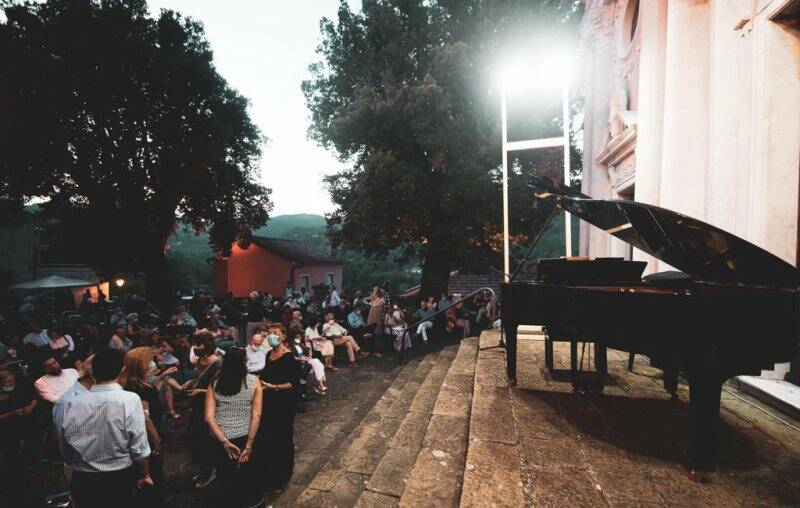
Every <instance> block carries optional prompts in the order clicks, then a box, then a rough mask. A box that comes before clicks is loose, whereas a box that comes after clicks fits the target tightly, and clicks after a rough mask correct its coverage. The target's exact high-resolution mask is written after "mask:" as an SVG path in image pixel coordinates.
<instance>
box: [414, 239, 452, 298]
mask: <svg viewBox="0 0 800 508" xmlns="http://www.w3.org/2000/svg"><path fill="white" fill-rule="evenodd" d="M451 268H452V265H451V257H450V256H449V255H448V254H447V253H446V252H444V251H442V250H437V249H429V250H428V252H427V254H426V255H425V261H424V262H423V263H422V283H421V287H420V291H419V297H420V298H427V297H429V296H433V297H435V298H436V299H437V300H438V299H439V296H440V295H442V294H443V293H446V292H447V285H448V283H449V282H450V269H451Z"/></svg>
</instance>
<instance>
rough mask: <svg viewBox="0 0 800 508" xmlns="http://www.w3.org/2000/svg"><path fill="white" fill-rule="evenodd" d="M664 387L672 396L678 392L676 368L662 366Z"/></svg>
mask: <svg viewBox="0 0 800 508" xmlns="http://www.w3.org/2000/svg"><path fill="white" fill-rule="evenodd" d="M664 389H665V390H666V391H668V392H669V393H670V394H671V395H672V397H673V398H674V397H676V396H677V394H678V369H676V368H675V367H672V366H664Z"/></svg>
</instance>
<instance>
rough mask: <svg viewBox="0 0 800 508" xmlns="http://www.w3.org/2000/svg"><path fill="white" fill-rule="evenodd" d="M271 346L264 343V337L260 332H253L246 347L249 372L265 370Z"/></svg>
mask: <svg viewBox="0 0 800 508" xmlns="http://www.w3.org/2000/svg"><path fill="white" fill-rule="evenodd" d="M270 350H272V348H271V347H269V346H265V345H264V337H262V336H261V334H260V333H256V334H253V336H252V337H250V343H249V344H248V345H247V347H246V348H245V353H246V354H247V372H249V373H251V374H254V373H258V372H261V371H262V370H264V364H265V363H266V362H267V354H269V352H270Z"/></svg>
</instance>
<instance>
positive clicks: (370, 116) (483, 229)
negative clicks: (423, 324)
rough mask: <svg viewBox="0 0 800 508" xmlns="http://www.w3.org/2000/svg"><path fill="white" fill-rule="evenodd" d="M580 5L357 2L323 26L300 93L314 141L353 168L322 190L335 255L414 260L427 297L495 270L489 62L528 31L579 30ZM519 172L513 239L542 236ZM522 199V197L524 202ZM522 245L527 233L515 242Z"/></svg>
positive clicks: (496, 200)
mask: <svg viewBox="0 0 800 508" xmlns="http://www.w3.org/2000/svg"><path fill="white" fill-rule="evenodd" d="M576 3H577V2H553V1H540V2H530V1H516V2H499V1H498V2H490V1H483V2H481V1H477V0H473V1H445V0H439V1H423V0H414V1H410V0H365V1H364V2H363V8H362V11H361V12H360V13H354V12H353V11H351V10H350V8H349V7H348V5H347V3H346V2H342V3H341V6H340V8H339V12H338V20H337V22H336V23H334V22H333V21H331V20H328V19H323V20H322V22H321V30H322V34H323V42H322V44H321V46H320V47H319V49H318V53H319V54H320V55H321V56H322V59H323V61H322V62H319V63H316V64H313V65H312V66H311V72H312V79H311V80H309V81H307V82H305V83H304V85H303V86H304V92H305V95H306V101H307V105H308V107H309V109H310V110H311V113H312V120H313V125H312V128H311V130H310V134H311V136H312V137H313V138H314V139H316V140H317V141H318V142H319V143H320V144H322V145H323V146H325V147H327V148H329V149H333V150H335V151H336V152H337V153H338V155H339V157H340V158H341V160H343V161H345V162H349V163H350V167H349V168H348V169H346V170H344V171H342V172H340V173H338V174H335V175H332V176H330V177H329V178H327V180H326V183H327V185H328V187H329V189H330V192H331V196H332V199H333V202H334V203H335V204H336V205H337V208H336V210H335V211H334V212H333V213H332V214H330V215H329V217H328V222H329V235H330V236H331V240H332V243H333V244H334V246H338V245H344V246H345V247H353V248H359V249H362V250H363V251H365V252H366V253H367V254H370V255H374V256H378V257H384V256H386V255H387V254H388V253H389V252H391V251H392V250H394V249H398V248H399V249H402V250H403V252H404V254H405V255H406V256H409V257H410V256H416V257H418V258H419V259H420V260H421V262H422V267H423V272H422V291H421V294H422V295H430V294H437V293H439V292H441V291H443V290H444V289H445V288H446V287H447V282H448V278H449V272H450V270H451V269H452V268H454V267H461V268H467V269H469V268H470V267H475V266H476V265H479V264H480V265H482V266H484V267H485V266H486V264H487V263H492V262H496V261H497V259H498V254H499V252H500V246H501V239H502V237H501V234H500V233H501V227H502V223H501V218H500V213H499V210H500V199H501V194H500V190H499V186H500V171H499V163H500V146H499V142H500V125H499V112H498V109H499V108H498V106H497V97H496V95H495V96H491V95H489V94H488V93H487V91H489V90H491V89H492V85H493V83H492V81H493V79H492V71H493V70H494V67H495V66H494V65H491V61H492V59H493V57H494V56H496V53H497V52H500V51H502V48H503V47H504V46H505V45H507V44H510V43H511V42H513V39H514V38H515V37H519V36H521V34H522V33H524V31H526V30H527V31H528V32H530V31H531V30H535V27H542V26H549V25H548V24H553V23H556V24H558V23H564V22H567V21H570V22H571V20H574V18H575V17H576V16H575V13H576V11H575V4H576ZM521 167H522V166H521V165H520V164H517V171H515V172H513V174H512V175H511V178H512V180H513V182H514V184H515V185H513V186H512V189H513V192H514V194H516V195H518V196H519V199H515V200H513V201H514V202H515V203H517V209H516V210H515V213H514V214H513V216H514V217H515V219H516V220H517V223H518V227H520V229H524V230H526V231H533V230H534V228H531V227H522V226H521V225H527V226H530V225H531V224H540V222H541V220H542V218H543V216H544V215H546V214H545V213H543V211H542V210H541V209H539V208H536V207H531V206H530V202H531V201H532V199H530V198H531V196H530V191H529V190H528V189H527V187H526V186H525V185H524V180H525V178H524V176H523V172H522V171H521V170H520V168H521ZM523 195H524V196H526V197H527V198H525V197H523ZM523 236H524V235H523Z"/></svg>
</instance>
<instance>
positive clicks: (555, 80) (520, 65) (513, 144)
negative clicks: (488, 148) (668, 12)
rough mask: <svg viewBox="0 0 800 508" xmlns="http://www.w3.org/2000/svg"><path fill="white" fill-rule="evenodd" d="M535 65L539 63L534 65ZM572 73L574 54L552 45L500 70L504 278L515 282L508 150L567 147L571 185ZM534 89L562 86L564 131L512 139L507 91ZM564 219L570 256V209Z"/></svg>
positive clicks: (566, 166)
mask: <svg viewBox="0 0 800 508" xmlns="http://www.w3.org/2000/svg"><path fill="white" fill-rule="evenodd" d="M532 66H535V67H532ZM569 77H570V57H569V56H568V53H567V52H564V51H560V50H557V49H552V48H551V49H550V50H548V51H545V52H543V53H541V57H540V58H536V57H534V56H527V57H526V58H525V59H524V60H518V61H516V62H514V63H511V64H508V65H506V66H505V67H504V68H503V70H502V71H501V72H500V121H501V124H502V136H503V139H502V151H503V282H505V283H509V282H511V280H510V278H511V259H510V258H511V255H510V246H509V228H508V222H509V221H508V153H509V152H515V151H521V150H535V149H539V148H553V147H559V146H561V147H563V148H564V183H565V184H566V185H569V134H570V131H569ZM516 87H527V88H531V89H534V90H535V89H537V88H539V89H542V88H549V89H553V88H561V101H562V115H563V127H564V129H563V134H562V135H561V136H559V137H555V138H540V139H527V140H523V141H509V140H508V101H507V92H508V90H509V89H511V88H516ZM564 214H565V218H564V219H565V220H564V244H565V252H566V255H567V257H569V256H571V255H572V234H571V233H572V221H571V217H570V215H569V213H567V212H566V211H565V212H564Z"/></svg>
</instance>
